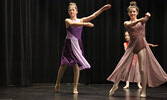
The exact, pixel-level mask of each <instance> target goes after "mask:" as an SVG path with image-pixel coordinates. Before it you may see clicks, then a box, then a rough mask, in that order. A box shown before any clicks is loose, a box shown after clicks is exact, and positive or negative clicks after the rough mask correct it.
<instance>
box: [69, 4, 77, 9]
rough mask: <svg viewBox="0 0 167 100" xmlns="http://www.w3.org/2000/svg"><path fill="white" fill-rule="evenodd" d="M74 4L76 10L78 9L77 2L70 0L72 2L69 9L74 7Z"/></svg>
mask: <svg viewBox="0 0 167 100" xmlns="http://www.w3.org/2000/svg"><path fill="white" fill-rule="evenodd" d="M72 6H73V7H75V9H76V10H78V8H77V4H76V3H74V2H70V3H69V6H68V9H69V8H70V7H72Z"/></svg>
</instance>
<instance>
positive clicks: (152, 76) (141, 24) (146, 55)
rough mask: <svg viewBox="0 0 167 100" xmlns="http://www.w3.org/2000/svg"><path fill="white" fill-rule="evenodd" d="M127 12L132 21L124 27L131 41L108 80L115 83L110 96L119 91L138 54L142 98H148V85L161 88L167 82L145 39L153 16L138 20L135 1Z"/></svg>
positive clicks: (127, 22)
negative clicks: (146, 28)
mask: <svg viewBox="0 0 167 100" xmlns="http://www.w3.org/2000/svg"><path fill="white" fill-rule="evenodd" d="M127 10H128V15H129V17H130V21H125V22H124V25H125V28H126V30H127V31H128V33H129V35H130V38H131V41H130V43H129V45H128V48H127V50H126V52H125V53H124V55H123V57H122V58H121V60H120V61H119V63H118V65H117V66H116V68H115V70H114V71H113V73H112V74H111V75H110V76H109V77H108V78H107V80H109V81H112V82H114V85H113V87H112V88H111V90H110V91H109V95H110V96H111V95H113V94H114V92H115V90H117V89H118V84H119V82H120V80H121V79H122V78H123V77H124V72H125V69H126V67H127V66H128V65H129V63H131V61H132V57H133V55H134V54H137V56H138V62H139V71H140V75H141V83H142V90H141V94H140V97H146V84H147V85H148V86H150V87H155V86H159V85H160V84H163V83H165V82H167V74H166V73H165V71H164V70H163V69H162V67H161V65H160V64H159V63H158V61H157V60H156V58H155V57H154V55H153V53H152V51H151V49H150V47H149V46H148V44H147V41H146V39H145V24H146V22H147V20H148V19H149V17H150V16H151V15H150V13H146V15H145V17H142V18H140V19H137V15H138V12H139V8H138V7H137V5H136V2H135V1H132V2H130V6H129V7H128V9H127Z"/></svg>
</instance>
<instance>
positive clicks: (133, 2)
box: [127, 1, 139, 12]
mask: <svg viewBox="0 0 167 100" xmlns="http://www.w3.org/2000/svg"><path fill="white" fill-rule="evenodd" d="M130 8H136V10H137V12H139V8H138V7H137V3H136V2H135V1H131V2H130V4H129V7H128V8H127V11H128V12H129V10H130Z"/></svg>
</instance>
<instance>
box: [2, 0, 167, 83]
mask: <svg viewBox="0 0 167 100" xmlns="http://www.w3.org/2000/svg"><path fill="white" fill-rule="evenodd" d="M70 1H71V0H1V1H0V12H1V14H0V85H5V86H10V85H15V86H29V85H31V84H32V83H37V82H38V83H39V82H50V83H54V82H55V81H56V77H57V71H58V68H59V64H60V57H61V50H62V46H63V42H64V39H65V36H66V30H65V23H64V20H65V18H68V17H69V16H68V12H67V10H68V3H69V2H70ZM73 1H74V2H76V3H77V5H78V9H79V13H78V18H81V17H85V16H88V15H90V14H92V13H93V12H95V11H96V10H98V9H99V8H100V7H102V6H103V5H104V4H107V3H110V4H111V5H112V7H111V9H109V10H108V11H105V12H103V13H102V14H101V15H99V16H98V17H97V18H96V19H94V20H92V21H91V22H92V23H94V25H95V27H94V28H87V27H84V29H83V35H82V39H83V45H84V53H85V57H86V59H87V60H88V62H89V63H90V65H91V67H92V68H91V69H89V70H83V71H81V75H80V82H82V83H87V84H90V83H107V81H106V78H107V77H108V76H109V75H110V74H111V73H112V71H113V70H114V69H115V66H116V65H117V63H118V61H119V60H120V58H121V57H122V55H123V53H124V49H123V42H124V41H125V40H124V32H125V29H124V26H123V22H124V21H126V20H129V17H128V15H127V7H128V6H129V2H130V1H131V0H73ZM135 1H136V2H137V5H138V7H139V8H140V12H139V15H138V17H139V18H140V17H143V16H144V15H145V13H146V12H147V11H148V12H150V13H151V15H152V16H151V18H150V19H149V21H148V22H147V24H146V38H147V41H148V42H149V43H154V44H159V46H158V47H156V48H151V49H152V51H153V53H154V55H155V57H156V58H157V60H158V61H159V63H160V64H161V65H162V67H163V69H164V70H165V71H166V72H167V52H166V51H167V35H166V34H167V7H166V4H167V1H166V0H158V1H156V0H135ZM62 82H73V69H72V68H71V67H68V68H67V70H66V72H65V74H64V76H63V79H62Z"/></svg>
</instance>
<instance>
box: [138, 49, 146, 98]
mask: <svg viewBox="0 0 167 100" xmlns="http://www.w3.org/2000/svg"><path fill="white" fill-rule="evenodd" d="M138 61H139V70H140V75H141V83H142V91H141V95H140V97H146V49H145V48H144V49H142V50H141V51H140V52H139V53H138Z"/></svg>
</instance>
